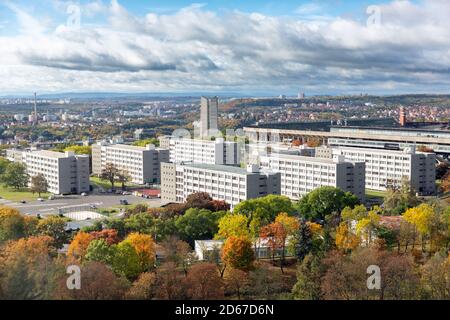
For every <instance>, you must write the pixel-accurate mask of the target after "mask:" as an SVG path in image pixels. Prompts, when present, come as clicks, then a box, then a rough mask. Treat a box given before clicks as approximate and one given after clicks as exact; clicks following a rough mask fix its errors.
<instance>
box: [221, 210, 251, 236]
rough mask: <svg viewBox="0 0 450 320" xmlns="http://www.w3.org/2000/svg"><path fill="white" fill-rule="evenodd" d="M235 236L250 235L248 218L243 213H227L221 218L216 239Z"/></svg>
mask: <svg viewBox="0 0 450 320" xmlns="http://www.w3.org/2000/svg"><path fill="white" fill-rule="evenodd" d="M231 236H234V237H242V236H243V237H249V236H250V232H249V229H248V218H247V217H246V216H245V215H243V214H227V215H225V216H223V217H222V218H220V220H219V231H218V232H217V234H216V237H215V238H216V239H227V238H229V237H231Z"/></svg>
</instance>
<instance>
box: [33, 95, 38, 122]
mask: <svg viewBox="0 0 450 320" xmlns="http://www.w3.org/2000/svg"><path fill="white" fill-rule="evenodd" d="M36 95H37V94H36V92H35V93H34V114H33V123H34V124H36V123H37V122H38V114H37V101H36Z"/></svg>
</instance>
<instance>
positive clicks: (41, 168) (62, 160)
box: [20, 150, 90, 194]
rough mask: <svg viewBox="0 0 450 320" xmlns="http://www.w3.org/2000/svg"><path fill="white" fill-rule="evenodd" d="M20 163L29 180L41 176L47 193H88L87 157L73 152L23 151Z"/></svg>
mask: <svg viewBox="0 0 450 320" xmlns="http://www.w3.org/2000/svg"><path fill="white" fill-rule="evenodd" d="M20 162H22V163H23V164H25V166H26V168H27V173H28V175H29V176H30V185H31V178H32V177H35V176H37V175H38V174H42V175H43V176H44V177H45V179H46V180H47V184H48V190H47V191H48V192H50V193H53V194H74V193H83V192H88V191H89V188H90V187H89V172H90V170H89V156H88V155H75V153H73V152H65V153H63V152H54V151H47V150H41V151H24V152H23V153H22V157H21V160H20Z"/></svg>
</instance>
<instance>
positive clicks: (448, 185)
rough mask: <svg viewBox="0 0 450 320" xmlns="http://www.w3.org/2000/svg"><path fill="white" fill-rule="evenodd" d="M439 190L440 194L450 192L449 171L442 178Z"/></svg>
mask: <svg viewBox="0 0 450 320" xmlns="http://www.w3.org/2000/svg"><path fill="white" fill-rule="evenodd" d="M440 189H441V191H442V192H444V193H447V192H449V191H450V170H448V171H447V173H446V174H445V175H444V176H443V177H442V179H441V185H440Z"/></svg>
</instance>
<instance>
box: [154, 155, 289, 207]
mask: <svg viewBox="0 0 450 320" xmlns="http://www.w3.org/2000/svg"><path fill="white" fill-rule="evenodd" d="M161 168H162V169H161V173H162V176H161V199H162V200H163V201H164V202H177V203H183V202H185V201H186V199H187V197H188V196H189V195H191V194H193V193H197V192H206V193H208V194H209V195H210V196H211V197H212V198H213V199H215V200H223V201H226V202H227V203H229V204H230V205H231V207H232V208H233V207H234V206H235V205H237V204H238V203H240V202H242V201H245V200H248V199H254V198H259V197H264V196H266V195H269V194H280V193H281V184H280V174H279V173H273V172H271V171H268V170H260V169H259V168H258V167H257V166H249V167H248V168H247V169H243V168H239V167H232V166H224V165H208V164H195V163H188V164H174V163H164V164H162V165H161Z"/></svg>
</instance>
